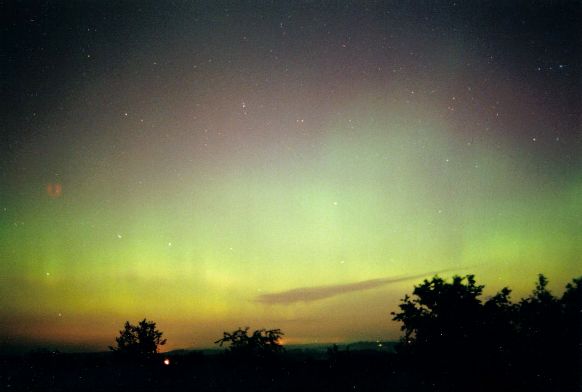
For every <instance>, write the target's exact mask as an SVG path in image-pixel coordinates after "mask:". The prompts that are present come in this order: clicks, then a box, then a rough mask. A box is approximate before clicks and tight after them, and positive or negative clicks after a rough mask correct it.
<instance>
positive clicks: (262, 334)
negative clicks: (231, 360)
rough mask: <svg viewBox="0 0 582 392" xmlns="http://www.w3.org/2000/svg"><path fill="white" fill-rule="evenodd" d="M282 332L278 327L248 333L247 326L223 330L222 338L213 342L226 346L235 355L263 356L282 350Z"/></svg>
mask: <svg viewBox="0 0 582 392" xmlns="http://www.w3.org/2000/svg"><path fill="white" fill-rule="evenodd" d="M283 335H284V334H283V332H281V330H280V329H270V330H267V329H258V330H255V331H254V332H253V333H252V334H250V335H249V327H245V328H244V329H242V328H239V329H237V330H236V331H234V332H232V333H231V332H224V333H223V336H222V339H219V340H217V341H216V342H214V343H215V344H218V345H219V346H220V347H223V346H224V345H226V346H228V348H227V351H228V352H229V353H231V354H235V355H243V356H252V357H265V356H271V355H273V354H277V353H280V352H282V351H283V350H284V348H283V345H282V344H281V337H282V336H283Z"/></svg>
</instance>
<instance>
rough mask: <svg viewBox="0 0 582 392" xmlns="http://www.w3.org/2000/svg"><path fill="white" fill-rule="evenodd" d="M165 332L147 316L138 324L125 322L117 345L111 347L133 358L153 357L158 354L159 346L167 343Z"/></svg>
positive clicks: (110, 347) (117, 338) (116, 339)
mask: <svg viewBox="0 0 582 392" xmlns="http://www.w3.org/2000/svg"><path fill="white" fill-rule="evenodd" d="M162 335H163V332H161V331H159V330H157V329H156V323H154V322H153V321H148V320H146V319H145V318H144V319H143V320H142V321H140V322H139V323H138V324H137V325H133V324H131V323H130V322H129V321H126V322H125V325H124V328H123V329H122V330H121V331H119V336H118V337H116V338H115V341H116V342H117V347H112V346H109V349H110V350H112V351H114V352H116V353H119V354H121V355H124V356H127V357H133V358H142V359H147V358H153V357H155V356H156V354H158V350H159V347H160V346H162V345H164V344H166V339H162Z"/></svg>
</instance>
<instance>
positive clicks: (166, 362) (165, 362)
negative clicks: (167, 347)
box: [164, 358, 170, 366]
mask: <svg viewBox="0 0 582 392" xmlns="http://www.w3.org/2000/svg"><path fill="white" fill-rule="evenodd" d="M169 364H170V360H169V359H168V358H166V359H164V365H166V366H168V365H169Z"/></svg>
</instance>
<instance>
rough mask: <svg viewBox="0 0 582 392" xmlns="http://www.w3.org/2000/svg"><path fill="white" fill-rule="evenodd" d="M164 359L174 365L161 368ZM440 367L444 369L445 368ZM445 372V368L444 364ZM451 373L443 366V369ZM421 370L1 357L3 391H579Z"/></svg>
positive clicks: (92, 356)
mask: <svg viewBox="0 0 582 392" xmlns="http://www.w3.org/2000/svg"><path fill="white" fill-rule="evenodd" d="M164 359H169V360H170V364H169V365H164V363H163V361H164ZM441 365H442V364H441ZM441 368H442V366H441ZM445 369H446V367H445ZM510 370H512V371H510V372H507V373H506V374H505V375H499V374H498V375H487V374H486V373H484V372H482V371H480V369H471V365H470V363H468V364H467V366H464V369H463V370H461V369H454V368H449V369H447V370H446V371H445V372H442V373H439V374H434V373H433V374H431V372H430V370H426V369H424V370H422V369H420V368H418V367H417V366H415V364H413V363H410V362H408V361H407V360H406V358H403V357H402V356H399V355H397V354H394V353H390V352H381V351H374V350H354V351H352V350H350V351H346V350H339V351H335V352H333V353H330V352H328V353H325V352H322V351H310V350H290V351H287V352H286V353H284V354H282V355H280V356H278V357H273V358H270V359H267V360H266V359H260V360H257V359H254V360H248V359H247V360H243V359H242V358H235V357H232V356H227V355H224V354H210V355H209V354H203V353H202V352H191V351H186V352H175V353H169V354H167V355H162V356H160V357H158V358H156V359H155V360H152V361H149V362H145V363H135V362H129V361H123V360H120V359H119V358H118V357H116V356H115V355H113V353H87V354H62V353H54V352H49V351H44V352H35V353H30V354H27V355H24V356H22V355H20V356H16V355H10V356H2V357H0V390H2V391H257V392H259V391H465V390H471V391H488V392H491V391H511V392H514V391H573V392H575V391H579V390H580V389H579V387H577V386H575V385H574V384H571V385H570V386H568V383H566V382H564V380H548V379H543V380H538V379H536V375H535V374H530V373H528V372H527V371H526V372H524V371H523V369H519V364H517V367H516V368H515V369H510Z"/></svg>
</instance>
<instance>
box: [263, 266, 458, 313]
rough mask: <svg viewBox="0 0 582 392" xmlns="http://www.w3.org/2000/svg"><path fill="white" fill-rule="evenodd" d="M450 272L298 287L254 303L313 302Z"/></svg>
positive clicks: (268, 295)
mask: <svg viewBox="0 0 582 392" xmlns="http://www.w3.org/2000/svg"><path fill="white" fill-rule="evenodd" d="M447 271H450V270H440V271H433V272H426V273H424V274H418V275H404V276H394V277H388V278H379V279H370V280H363V281H360V282H354V283H344V284H336V285H329V286H312V287H299V288H296V289H291V290H286V291H280V292H278V293H266V294H261V295H259V296H257V297H256V299H255V301H256V302H260V303H264V304H269V305H286V304H291V303H294V302H313V301H318V300H321V299H325V298H331V297H335V296H337V295H341V294H346V293H351V292H354V291H364V290H370V289H374V288H376V287H382V286H386V285H389V284H392V283H398V282H404V281H406V280H412V279H418V278H423V277H426V276H428V275H434V274H438V273H441V272H447Z"/></svg>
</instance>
